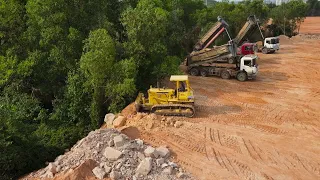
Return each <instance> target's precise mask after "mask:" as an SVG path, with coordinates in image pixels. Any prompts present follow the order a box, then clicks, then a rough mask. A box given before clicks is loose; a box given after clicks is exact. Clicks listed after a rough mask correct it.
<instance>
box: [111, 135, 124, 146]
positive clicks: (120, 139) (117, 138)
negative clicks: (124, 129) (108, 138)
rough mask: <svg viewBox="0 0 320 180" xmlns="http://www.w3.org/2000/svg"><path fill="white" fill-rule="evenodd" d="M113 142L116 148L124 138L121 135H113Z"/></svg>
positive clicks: (122, 142)
mask: <svg viewBox="0 0 320 180" xmlns="http://www.w3.org/2000/svg"><path fill="white" fill-rule="evenodd" d="M113 142H114V145H115V146H116V147H117V148H119V147H122V146H123V145H124V144H125V140H124V138H123V136H121V135H118V136H116V137H114V138H113Z"/></svg>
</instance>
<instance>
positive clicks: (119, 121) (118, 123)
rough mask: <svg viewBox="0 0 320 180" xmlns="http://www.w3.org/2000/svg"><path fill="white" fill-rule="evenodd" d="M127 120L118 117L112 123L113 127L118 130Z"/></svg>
mask: <svg viewBox="0 0 320 180" xmlns="http://www.w3.org/2000/svg"><path fill="white" fill-rule="evenodd" d="M126 120H127V118H126V117H124V116H119V117H117V118H116V119H115V120H114V121H113V127H115V128H118V127H121V126H123V125H124V124H125V123H126Z"/></svg>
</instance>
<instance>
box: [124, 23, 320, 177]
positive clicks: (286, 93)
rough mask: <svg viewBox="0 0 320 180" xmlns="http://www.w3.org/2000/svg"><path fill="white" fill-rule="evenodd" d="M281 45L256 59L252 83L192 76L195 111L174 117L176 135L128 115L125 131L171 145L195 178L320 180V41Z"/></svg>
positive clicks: (308, 27)
mask: <svg viewBox="0 0 320 180" xmlns="http://www.w3.org/2000/svg"><path fill="white" fill-rule="evenodd" d="M319 24H320V18H310V19H309V18H307V19H306V21H305V24H303V25H302V27H301V31H302V32H303V33H305V34H313V33H319ZM316 37H318V38H316ZM280 43H281V47H280V51H278V52H276V53H275V54H266V55H265V54H261V53H259V54H258V56H259V60H258V63H259V74H258V77H257V79H256V80H252V81H251V80H250V81H247V82H239V81H237V80H235V79H230V80H224V79H221V78H218V77H190V79H191V86H192V88H193V89H194V91H195V98H196V103H195V105H196V111H197V112H196V116H195V117H193V118H182V117H173V120H179V121H182V122H183V125H182V126H181V127H180V128H175V127H173V126H166V125H163V124H162V123H161V120H160V119H161V118H162V117H159V118H158V119H155V120H150V121H149V120H146V119H140V120H137V119H139V118H135V116H132V119H131V120H130V119H128V121H127V126H128V128H126V129H124V130H123V132H124V133H126V134H127V135H129V136H131V137H132V138H141V139H143V140H144V141H146V142H147V143H150V144H152V145H154V146H157V145H162V144H165V145H168V147H169V148H170V149H171V150H172V151H173V154H174V159H173V161H175V162H177V163H179V164H180V165H181V166H182V167H183V168H184V169H186V170H187V171H188V172H190V173H192V174H193V175H194V177H196V178H197V179H320V38H319V36H315V37H311V38H310V37H304V36H296V37H293V38H291V39H289V38H287V37H285V36H282V37H281V40H280ZM128 109H129V110H128ZM128 109H127V110H128V111H130V107H128ZM136 116H137V115H136Z"/></svg>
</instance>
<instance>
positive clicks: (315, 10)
mask: <svg viewBox="0 0 320 180" xmlns="http://www.w3.org/2000/svg"><path fill="white" fill-rule="evenodd" d="M307 4H308V16H320V1H318V0H308V1H307Z"/></svg>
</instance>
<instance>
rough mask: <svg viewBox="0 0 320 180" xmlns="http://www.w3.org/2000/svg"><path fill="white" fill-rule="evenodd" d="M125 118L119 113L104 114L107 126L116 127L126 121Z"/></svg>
mask: <svg viewBox="0 0 320 180" xmlns="http://www.w3.org/2000/svg"><path fill="white" fill-rule="evenodd" d="M126 120H127V118H126V117H124V116H121V115H117V116H116V115H114V114H112V113H109V114H106V115H105V117H104V122H105V123H106V125H107V127H108V128H118V127H121V126H123V125H124V124H125V123H126Z"/></svg>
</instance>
